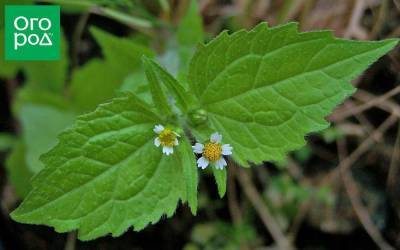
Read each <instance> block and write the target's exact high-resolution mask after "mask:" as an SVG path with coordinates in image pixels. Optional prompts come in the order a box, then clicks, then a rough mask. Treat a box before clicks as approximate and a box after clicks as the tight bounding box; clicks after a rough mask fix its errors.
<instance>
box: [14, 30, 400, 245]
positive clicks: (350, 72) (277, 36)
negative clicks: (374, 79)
mask: <svg viewBox="0 0 400 250" xmlns="http://www.w3.org/2000/svg"><path fill="white" fill-rule="evenodd" d="M94 33H95V34H96V31H95V32H94ZM97 36H98V35H97ZM103 39H104V40H107V38H100V39H99V41H102V40H103ZM100 43H101V42H100ZM397 43H398V41H397V40H396V39H392V40H385V41H379V42H360V41H350V40H342V39H336V38H334V37H333V36H332V33H331V32H329V31H317V32H306V33H299V32H298V30H297V24H296V23H289V24H286V25H282V26H278V27H273V28H269V27H267V25H266V24H265V23H261V24H259V25H258V26H257V27H255V28H254V29H253V30H251V31H244V30H242V31H238V32H235V33H233V34H228V33H227V32H223V33H221V34H220V35H219V36H218V37H216V38H215V39H214V40H212V41H211V42H210V43H208V44H206V45H203V44H201V45H199V46H198V48H197V50H196V52H195V54H194V56H193V57H192V59H191V60H190V65H189V69H188V71H187V73H183V74H181V77H179V79H176V78H175V77H174V76H172V75H171V74H170V73H169V72H168V71H166V70H165V69H164V68H163V67H162V66H160V65H159V64H157V62H155V61H154V60H152V59H150V58H149V57H146V56H144V57H143V67H144V72H145V75H146V77H147V83H148V84H147V89H148V91H149V92H150V96H151V98H144V97H143V96H142V97H141V96H138V95H137V94H136V93H134V92H129V93H121V94H120V95H119V96H118V97H115V98H113V99H112V100H111V101H109V102H107V103H104V104H101V105H99V106H98V107H97V109H96V110H95V111H94V112H91V113H88V114H85V115H81V116H79V117H78V118H77V120H76V121H75V122H74V124H73V125H72V126H70V127H69V128H68V129H66V130H64V132H62V133H61V135H60V136H59V142H58V144H57V145H56V146H55V147H54V148H53V149H51V150H50V151H49V152H48V153H46V154H44V155H42V156H41V161H42V162H43V164H44V168H43V169H42V170H41V171H40V172H39V173H38V174H37V175H36V176H35V177H34V178H33V180H32V191H31V192H30V193H29V195H28V196H27V197H26V198H25V200H24V201H23V203H22V204H21V205H20V207H19V208H17V210H15V211H14V212H13V213H12V217H13V219H15V220H17V221H19V222H23V223H32V224H45V225H49V226H52V227H54V228H55V229H56V231H58V232H66V231H71V230H75V229H78V230H79V238H80V239H82V240H90V239H94V238H96V237H99V236H103V235H105V234H108V233H111V234H112V235H113V236H118V235H121V234H122V233H123V232H125V231H126V230H127V229H128V228H129V227H131V226H133V227H134V229H135V230H141V229H143V228H144V227H146V225H148V224H149V223H155V222H157V221H158V220H159V219H160V218H161V216H162V215H163V214H166V215H167V216H171V215H172V214H173V213H174V211H175V208H176V206H177V203H178V202H179V200H181V201H182V202H188V204H189V206H190V208H191V211H192V213H193V214H196V211H197V184H198V169H197V167H196V158H195V154H194V153H193V150H192V147H191V146H192V144H193V143H192V142H193V140H196V141H198V142H201V143H204V151H201V152H203V156H205V157H206V158H208V159H209V160H210V161H211V162H212V161H213V160H216V159H220V158H221V153H223V152H222V150H223V149H222V148H219V147H222V145H221V143H220V141H221V140H220V139H219V138H218V140H217V139H215V136H214V138H213V139H212V140H211V141H209V140H208V138H209V137H210V135H211V134H213V133H214V132H219V133H220V134H221V135H222V136H223V138H222V140H223V141H224V142H225V143H229V144H230V145H231V146H232V148H233V151H232V153H233V154H232V159H233V160H234V161H236V162H237V163H239V164H240V165H241V166H243V167H249V166H250V164H249V163H250V162H251V163H254V164H260V163H262V162H263V161H282V160H283V159H284V158H285V156H286V154H287V153H288V152H289V151H292V150H295V149H299V148H301V147H302V146H304V144H305V140H304V136H305V135H306V134H308V133H311V132H316V131H321V130H322V129H325V128H327V127H328V126H329V123H328V122H327V121H326V120H325V119H324V118H325V117H326V116H327V115H328V114H329V113H330V112H331V111H332V110H333V108H334V107H335V106H336V105H338V104H339V103H341V102H342V101H343V100H344V98H346V97H347V96H349V95H351V94H352V93H353V92H354V90H355V89H354V88H353V87H352V86H351V84H349V81H350V80H352V79H353V78H355V77H356V76H357V75H358V74H360V73H361V72H362V71H363V70H364V69H365V68H366V67H368V65H370V64H371V63H373V62H374V61H375V60H376V59H378V58H379V57H380V56H382V55H383V54H385V53H386V52H388V51H389V50H390V49H392V48H393V47H394V46H395V45H396V44H397ZM103 46H104V45H103ZM104 49H105V50H107V49H109V51H110V54H112V55H116V54H115V50H117V49H118V46H114V47H112V46H110V47H107V46H104ZM127 51H128V54H126V53H121V54H119V55H117V56H115V57H114V56H108V54H107V52H105V58H106V61H108V60H109V61H112V62H113V63H112V64H110V65H109V66H110V67H112V66H114V67H115V66H116V65H118V63H119V62H126V61H127V60H125V59H123V57H124V56H129V53H131V52H132V51H135V50H127ZM138 51H140V53H141V54H144V55H147V54H148V56H151V53H143V51H144V50H138ZM135 58H138V57H137V56H135ZM182 58H187V56H184V57H182ZM102 63H106V62H99V63H96V64H94V65H95V66H91V67H101V66H99V65H102ZM88 67H89V66H88ZM135 67H137V68H138V72H140V71H141V65H140V64H139V62H135ZM117 68H118V67H117ZM113 72H118V73H119V74H123V75H124V76H126V74H128V72H120V71H119V70H117V69H115V71H113ZM142 72H143V71H142ZM136 73H137V72H136ZM118 79H122V78H118ZM76 92H77V95H76V98H78V96H81V98H82V99H81V101H82V102H85V103H84V104H79V105H78V106H79V107H84V109H83V110H89V109H90V108H92V107H94V106H95V104H96V103H97V102H99V101H101V100H100V99H95V100H93V101H92V100H91V95H90V93H87V94H85V95H80V91H79V90H77V91H76ZM145 92H146V91H145ZM107 93H109V92H105V94H107ZM96 96H97V95H96ZM102 99H107V98H105V97H104V98H102ZM149 99H150V100H149ZM86 101H88V103H87V104H86ZM149 101H150V102H149ZM159 124H161V125H163V127H164V129H162V130H161V129H160V130H158V129H156V132H157V133H155V132H154V131H153V129H154V127H155V126H156V125H159ZM165 129H168V130H167V131H165V133H164V134H163V136H164V135H165V136H167V137H168V138H167V139H165V141H162V140H164V138H161V137H160V136H161V133H162V132H163V131H164V130H165ZM156 138H159V140H160V141H161V142H162V143H161V145H162V146H165V147H169V148H171V147H173V153H172V154H170V153H171V152H170V151H168V154H169V155H164V154H163V153H162V150H161V149H160V148H158V147H156V145H154V143H155V139H156ZM175 139H177V140H178V142H179V145H177V144H176V143H173V142H175ZM206 143H214V144H215V145H214V146H213V148H207V145H206ZM156 144H157V143H156ZM168 150H170V149H168ZM207 150H210V154H211V155H215V158H213V157H211V155H207V154H206V153H205V151H207ZM211 167H212V168H213V173H214V175H215V178H216V181H217V184H218V188H219V194H220V196H221V197H222V196H223V195H224V193H225V187H226V168H222V170H219V169H216V168H215V167H214V165H211Z"/></svg>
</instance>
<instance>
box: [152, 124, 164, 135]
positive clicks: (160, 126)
mask: <svg viewBox="0 0 400 250" xmlns="http://www.w3.org/2000/svg"><path fill="white" fill-rule="evenodd" d="M163 130H164V126H163V125H160V124H158V125H156V126H154V129H153V131H154V133H157V134H159V133H161V132H162V131H163Z"/></svg>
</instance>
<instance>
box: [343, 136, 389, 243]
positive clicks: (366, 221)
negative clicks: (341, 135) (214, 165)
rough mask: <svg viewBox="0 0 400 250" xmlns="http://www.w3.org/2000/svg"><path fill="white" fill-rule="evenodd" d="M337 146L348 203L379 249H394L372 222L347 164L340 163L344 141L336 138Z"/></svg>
mask: <svg viewBox="0 0 400 250" xmlns="http://www.w3.org/2000/svg"><path fill="white" fill-rule="evenodd" d="M337 146H338V155H339V160H340V161H341V163H340V164H339V170H340V174H341V177H342V180H343V184H344V186H345V189H346V193H347V195H348V196H349V199H350V203H351V205H352V207H353V209H354V212H355V213H356V215H357V217H358V219H359V220H360V222H361V224H362V226H363V227H364V229H365V231H366V232H367V233H368V235H369V236H370V237H371V238H372V240H373V241H374V242H375V244H376V245H378V246H379V248H380V249H382V250H394V248H393V247H392V246H390V245H389V244H388V243H387V242H386V241H385V239H384V238H383V237H382V235H381V233H380V231H379V230H378V229H377V228H376V226H375V225H374V223H373V222H372V220H371V217H370V215H369V213H368V210H367V209H366V208H365V207H364V206H363V204H362V201H361V198H360V194H359V191H358V188H357V185H356V183H355V181H354V179H353V175H352V173H351V171H349V165H346V164H342V162H344V157H345V154H346V153H345V151H346V149H345V147H346V146H345V143H344V141H343V140H338V142H337Z"/></svg>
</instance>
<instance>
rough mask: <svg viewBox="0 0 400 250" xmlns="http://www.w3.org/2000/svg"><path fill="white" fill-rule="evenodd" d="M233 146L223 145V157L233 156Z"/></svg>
mask: <svg viewBox="0 0 400 250" xmlns="http://www.w3.org/2000/svg"><path fill="white" fill-rule="evenodd" d="M232 149H233V148H232V146H231V145H229V144H224V145H222V154H223V155H231V154H232Z"/></svg>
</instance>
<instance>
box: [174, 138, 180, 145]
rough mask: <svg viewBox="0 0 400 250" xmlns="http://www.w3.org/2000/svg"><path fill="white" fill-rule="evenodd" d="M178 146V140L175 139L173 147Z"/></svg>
mask: <svg viewBox="0 0 400 250" xmlns="http://www.w3.org/2000/svg"><path fill="white" fill-rule="evenodd" d="M178 145H179V141H178V139H176V138H175V141H174V146H178Z"/></svg>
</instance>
